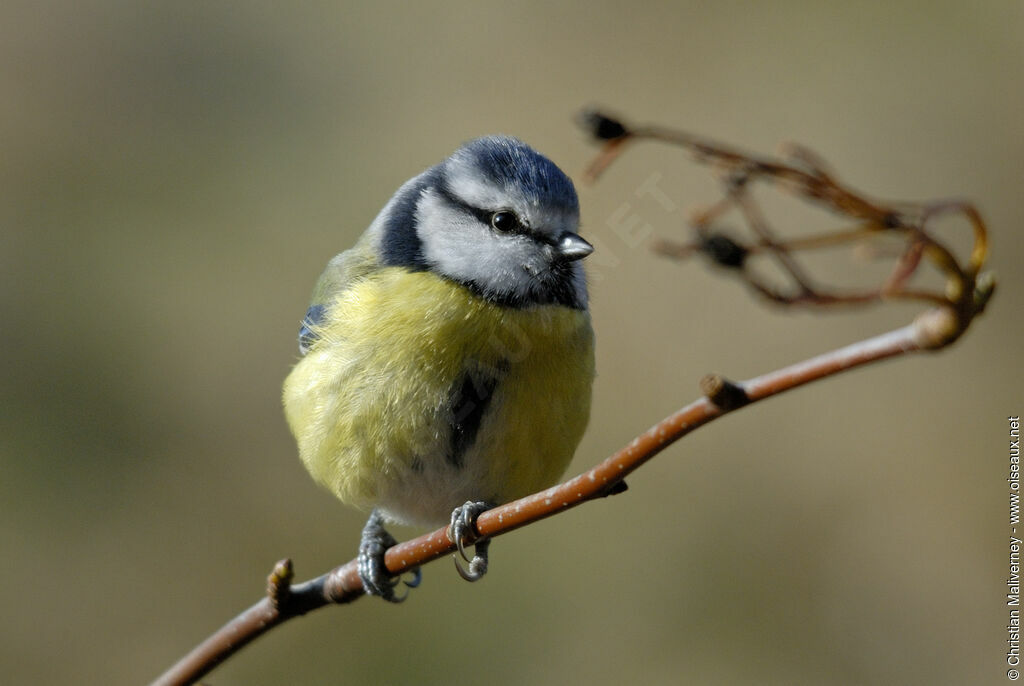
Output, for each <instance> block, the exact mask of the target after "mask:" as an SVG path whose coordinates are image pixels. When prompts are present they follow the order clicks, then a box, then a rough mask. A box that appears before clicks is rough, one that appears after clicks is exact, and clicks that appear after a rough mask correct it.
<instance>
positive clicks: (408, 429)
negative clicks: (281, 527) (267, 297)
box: [284, 267, 594, 524]
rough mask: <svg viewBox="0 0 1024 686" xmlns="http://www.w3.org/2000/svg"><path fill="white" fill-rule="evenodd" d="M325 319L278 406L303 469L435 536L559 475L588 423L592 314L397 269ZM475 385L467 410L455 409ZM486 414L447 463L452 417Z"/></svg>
mask: <svg viewBox="0 0 1024 686" xmlns="http://www.w3.org/2000/svg"><path fill="white" fill-rule="evenodd" d="M328 312H329V315H328V318H327V321H326V322H325V323H324V325H323V326H322V328H321V329H320V330H319V331H318V333H319V334H320V340H319V341H318V342H317V343H316V345H315V346H314V347H313V349H312V350H311V351H310V352H309V353H308V354H307V355H306V357H304V358H303V359H302V360H301V361H299V363H298V364H297V365H296V366H295V368H294V369H293V370H292V372H291V374H290V375H289V376H288V379H287V380H286V381H285V386H284V404H285V414H286V416H287V419H288V423H289V425H290V426H291V429H292V432H293V433H294V434H295V437H296V439H297V441H298V444H299V453H300V456H301V457H302V460H303V462H304V463H305V464H306V467H307V468H308V469H309V471H310V473H311V474H312V475H313V477H314V478H315V479H316V480H317V481H319V482H320V483H322V484H323V485H325V486H326V487H327V488H329V489H330V490H331V491H333V492H334V493H335V494H336V495H337V496H338V497H339V498H341V499H342V500H343V501H345V502H348V503H350V504H353V505H356V506H360V507H372V506H377V507H382V508H383V509H384V510H385V511H386V512H387V513H388V514H389V515H390V516H391V518H392V519H396V520H399V521H407V522H418V523H423V524H437V523H441V522H443V521H446V520H447V517H448V515H449V514H450V513H451V510H452V508H454V507H455V506H457V505H461V504H462V503H463V502H465V501H466V500H488V501H493V502H506V501H508V500H511V499H514V498H517V497H521V496H523V495H526V494H528V493H530V492H533V491H535V490H538V489H541V488H544V487H546V486H548V485H551V484H552V483H554V482H555V481H556V480H557V479H558V477H559V476H561V474H562V472H563V471H564V470H565V467H566V466H567V465H568V463H569V460H570V459H571V458H572V455H573V453H574V451H575V449H576V446H577V444H578V443H579V440H580V438H581V437H582V435H583V431H584V429H585V427H586V424H587V420H588V418H589V414H590V395H591V385H592V381H593V376H594V346H593V333H592V331H591V327H590V318H589V315H588V314H587V312H585V311H580V310H574V309H571V308H567V307H562V306H557V305H543V306H534V307H529V308H522V309H514V308H508V307H502V306H499V305H494V304H492V303H489V302H487V301H485V300H483V299H481V298H479V297H477V296H475V295H473V294H472V293H471V292H470V291H468V290H467V289H466V288H464V287H462V286H459V285H457V284H454V283H451V282H449V281H446V280H444V279H441V278H440V277H437V276H435V275H434V274H432V273H430V272H410V271H408V270H405V269H402V268H397V267H396V268H386V269H382V270H380V271H377V272H375V273H373V274H372V275H370V276H369V277H367V278H365V279H364V280H362V281H360V282H358V283H356V284H354V285H353V286H352V287H350V288H349V289H348V290H346V291H345V292H343V293H342V294H341V295H340V296H339V297H338V298H337V300H336V301H335V302H334V303H333V304H330V305H329V307H328ZM467 387H474V388H475V392H474V393H470V394H469V396H470V402H469V403H465V402H464V403H461V404H455V403H454V400H453V399H454V398H455V397H456V396H457V395H458V394H459V393H458V391H459V389H460V388H461V389H465V388H467ZM464 396H465V394H464V393H463V397H464ZM474 403H479V404H480V407H476V408H474ZM480 408H483V409H482V411H481V412H479V414H480V415H481V416H480V417H479V426H478V427H474V429H475V430H474V432H473V435H472V441H471V443H469V445H467V446H464V450H461V451H460V452H459V454H458V455H453V454H452V445H453V436H452V431H453V429H452V425H453V422H455V423H458V422H459V421H460V417H458V416H456V415H458V414H465V413H469V412H473V411H474V410H475V409H476V410H479V409H480Z"/></svg>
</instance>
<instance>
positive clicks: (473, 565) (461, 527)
mask: <svg viewBox="0 0 1024 686" xmlns="http://www.w3.org/2000/svg"><path fill="white" fill-rule="evenodd" d="M492 507H494V506H493V505H492V504H491V503H487V502H483V501H479V502H473V501H469V502H467V503H466V504H465V505H462V506H461V507H457V508H455V510H454V511H452V520H451V524H450V525H449V527H448V538H450V539H451V540H452V542H453V543H455V546H456V547H457V548H458V549H459V555H461V556H462V559H463V560H465V561H466V563H467V564H468V565H469V568H468V569H465V568H463V566H462V565H461V564H459V558H458V557H455V556H454V555H453V556H452V559H453V560H454V561H455V569H456V570H457V571H458V572H459V576H461V577H462V578H463V579H465V580H466V581H479V580H480V579H481V578H483V576H484V575H485V574H486V573H487V559H488V558H487V553H488V548H489V547H490V545H491V539H489V538H480V534H479V532H477V530H476V520H477V517H479V516H480V514H481V513H482V512H485V511H486V510H489V509H491V508H492ZM470 544H472V545H473V552H474V554H473V557H472V558H470V557H469V556H468V555H467V554H466V546H467V545H470Z"/></svg>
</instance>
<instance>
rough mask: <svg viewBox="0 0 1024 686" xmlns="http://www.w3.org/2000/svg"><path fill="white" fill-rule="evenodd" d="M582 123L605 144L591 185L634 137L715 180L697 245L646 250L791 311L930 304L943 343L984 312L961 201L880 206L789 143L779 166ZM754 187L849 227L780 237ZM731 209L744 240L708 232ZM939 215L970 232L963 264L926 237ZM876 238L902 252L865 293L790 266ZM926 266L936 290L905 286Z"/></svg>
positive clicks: (981, 234)
mask: <svg viewBox="0 0 1024 686" xmlns="http://www.w3.org/2000/svg"><path fill="white" fill-rule="evenodd" d="M582 122H583V124H584V126H586V127H587V128H588V129H590V131H591V133H592V134H593V135H594V136H595V137H596V138H598V139H601V140H604V141H605V143H604V146H603V148H602V150H601V152H600V153H599V154H598V156H597V158H596V159H595V160H594V161H593V162H592V163H591V165H590V166H589V168H588V169H587V172H586V177H587V178H588V179H589V180H591V181H593V180H596V179H597V178H598V177H599V176H600V175H601V174H603V173H604V171H605V170H606V169H607V168H608V167H609V166H610V165H611V164H612V163H613V162H614V161H615V160H616V159H618V158H619V156H620V155H622V154H623V152H625V150H626V149H627V147H628V146H629V144H631V143H634V142H638V141H643V140H650V141H655V142H660V143H666V144H669V145H673V146H677V147H681V148H683V149H685V150H688V151H689V152H690V153H691V154H692V155H693V156H694V158H695V159H696V160H697V161H698V162H700V163H704V164H708V165H710V166H711V167H712V168H713V170H714V171H715V172H716V174H717V175H718V176H719V178H720V179H721V181H722V184H723V197H722V198H721V199H720V200H718V201H716V202H715V203H713V204H711V205H710V206H708V207H706V208H704V209H703V210H702V211H699V212H696V213H694V215H693V217H692V218H691V220H690V224H691V227H692V229H693V230H694V232H695V233H696V240H695V241H693V242H689V243H679V242H676V241H666V240H661V241H657V242H655V244H654V250H655V251H656V252H658V253H660V254H662V255H665V256H668V257H673V258H675V259H682V258H686V257H690V256H691V255H696V254H702V255H705V256H706V257H708V258H709V259H711V260H712V261H713V262H714V263H716V264H718V265H719V266H723V267H727V268H729V269H730V270H732V271H733V273H735V274H736V275H737V276H738V277H739V278H741V279H742V280H743V281H744V282H745V283H746V284H747V285H748V286H749V287H750V288H752V289H753V290H754V291H755V292H757V293H758V294H759V295H761V296H763V297H765V298H767V299H768V300H771V301H772V302H775V303H777V304H781V305H793V306H809V305H810V306H835V305H864V304H869V303H877V302H881V301H883V300H910V301H918V302H923V303H927V304H930V305H938V306H940V307H944V308H946V309H948V310H949V311H950V312H951V313H952V314H953V324H952V325H951V326H950V327H949V330H948V331H947V335H948V336H949V337H950V341H949V342H951V341H952V340H954V339H955V338H956V337H958V336H960V335H961V334H962V333H963V332H964V331H965V330H966V329H967V327H968V326H969V325H970V323H971V321H972V320H973V319H974V317H976V316H977V315H978V314H980V313H981V312H982V311H983V310H984V308H985V305H986V304H987V302H988V300H989V298H990V297H991V296H992V293H993V292H994V288H995V282H994V280H992V279H991V277H990V276H988V275H986V274H983V273H982V272H981V268H982V267H983V265H984V263H985V259H986V256H987V253H988V236H987V231H986V228H985V223H984V221H983V220H982V218H981V215H980V214H979V213H978V211H977V209H976V208H975V207H974V206H973V205H971V204H970V203H968V202H966V201H962V200H944V201H939V202H932V203H906V202H904V203H891V202H890V203H886V202H882V201H878V200H873V199H868V198H866V197H865V196H864V195H863V194H861V193H858V192H856V191H854V190H853V189H851V188H848V187H846V186H843V185H842V184H841V183H840V182H839V180H838V179H837V177H836V175H835V174H834V172H832V171H831V170H830V169H828V167H827V165H826V164H825V162H824V161H823V160H821V159H820V158H819V157H818V156H817V155H816V154H814V153H813V152H811V151H810V150H807V149H806V148H801V147H799V146H795V145H791V146H788V150H787V158H788V160H789V161H788V163H787V162H786V161H780V160H772V159H768V158H764V157H758V156H754V155H748V154H744V153H741V152H738V151H736V150H734V149H732V148H730V147H727V146H725V145H722V144H720V143H716V142H713V141H710V140H707V139H704V138H700V137H698V136H694V135H692V134H689V133H686V132H683V131H677V130H674V129H668V128H665V127H661V126H641V127H630V126H626V125H625V124H623V123H622V122H621V121H619V120H617V119H614V118H612V117H610V116H608V115H606V114H603V113H600V112H595V111H590V112H587V113H584V115H583V117H582ZM760 181H763V182H767V183H772V184H774V185H775V186H777V187H779V188H781V189H783V190H785V191H787V192H790V193H792V194H794V195H796V196H797V197H799V198H801V199H803V200H805V201H807V202H808V203H813V204H816V205H819V206H821V207H823V208H824V209H826V210H828V211H830V212H831V213H833V214H835V215H838V216H840V217H842V218H844V219H848V220H851V221H852V222H853V223H854V225H853V227H852V228H849V229H845V230H840V231H834V232H831V233H825V234H820V235H816V236H810V237H806V238H802V239H788V240H787V239H782V238H779V237H778V236H777V235H776V232H775V230H774V229H773V228H772V227H771V225H770V224H769V222H768V219H767V217H766V216H765V214H764V212H763V211H762V210H761V207H760V205H759V203H758V202H757V200H756V199H755V197H754V195H753V193H752V192H751V188H752V187H753V186H754V185H755V184H756V183H757V182H760ZM733 210H735V211H736V212H737V213H738V214H739V216H740V217H741V219H742V220H743V222H744V223H745V224H746V226H747V227H748V228H749V230H750V232H751V234H753V236H754V238H753V240H741V239H736V238H734V237H732V236H726V235H725V234H723V233H721V232H718V231H716V230H715V229H714V224H715V222H716V221H717V220H719V218H720V217H722V216H723V215H724V214H725V213H727V212H729V211H733ZM946 215H959V216H961V217H963V218H964V219H966V220H967V222H968V223H969V224H970V226H971V230H972V232H973V235H974V244H973V246H972V248H971V252H970V255H969V256H968V258H967V259H966V260H962V259H958V258H957V256H956V255H955V254H954V253H953V251H951V250H950V249H948V248H947V247H946V246H945V245H944V244H943V243H942V242H941V241H939V240H938V239H937V238H935V237H934V236H933V235H932V234H933V229H934V225H935V222H936V220H937V219H939V218H941V217H943V216H946ZM883 234H884V235H892V236H897V237H899V238H901V239H902V240H903V242H904V247H903V250H902V251H901V253H900V255H899V257H898V259H896V260H895V262H894V264H893V267H892V271H891V272H890V274H889V277H888V278H887V279H886V280H885V281H884V282H883V283H882V284H881V286H879V287H877V288H874V289H869V290H863V291H860V292H842V291H840V290H838V289H835V288H827V287H823V286H820V285H816V284H814V283H812V281H811V279H810V277H809V276H808V275H807V274H806V273H805V272H804V269H803V267H802V266H801V265H800V264H799V262H798V261H797V260H796V253H798V252H802V251H807V250H813V249H818V248H824V247H830V246H836V245H844V244H862V243H864V242H865V241H868V240H871V239H873V238H876V237H878V236H880V235H883ZM754 255H769V256H770V257H772V258H773V259H774V260H775V261H776V262H777V263H778V264H779V266H780V268H781V269H782V271H783V273H784V274H785V275H786V276H788V279H789V281H790V287H789V288H780V287H778V286H775V285H773V284H770V283H768V282H767V281H765V280H764V279H763V278H761V277H760V276H759V275H758V274H756V273H755V272H754V271H753V270H751V269H749V268H748V258H749V257H751V256H754ZM925 263H927V264H929V265H931V266H932V267H933V268H934V269H935V270H937V271H938V273H939V274H940V275H942V277H943V278H944V279H945V287H944V289H943V290H930V289H925V288H914V287H912V286H910V285H909V283H910V280H911V278H912V277H913V276H914V275H915V274H916V273H917V272H918V271H920V268H921V267H922V265H923V264H925Z"/></svg>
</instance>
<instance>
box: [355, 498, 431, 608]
mask: <svg viewBox="0 0 1024 686" xmlns="http://www.w3.org/2000/svg"><path fill="white" fill-rule="evenodd" d="M395 543H397V541H396V540H395V537H394V536H392V535H391V534H389V533H388V532H387V530H386V529H385V528H384V517H383V516H382V515H381V514H380V512H378V511H377V510H374V511H373V512H371V513H370V518H369V519H368V520H367V521H366V526H364V527H363V535H362V538H361V539H360V541H359V557H358V558H357V569H358V572H359V579H360V581H362V582H363V589H364V590H365V591H366V593H367V594H369V595H375V596H379V597H381V598H383V599H384V600H386V601H388V602H389V603H401V602H403V601H405V599H406V598H407V597H408V596H409V592H408V591H406V592H405V593H403V594H402V595H400V596H398V595H395V587H397V586H398V584H399V582H400V581H401V579H400V578H398V577H392V576H391V573H390V572H389V571H388V568H387V565H385V564H384V554H385V553H386V552H387V550H388V548H390V547H391V546H393V545H395ZM412 572H413V578H412V580H411V581H405V582H403V583H404V584H405V585H406V586H407V587H408V588H416V587H417V586H419V585H420V581H421V580H422V579H423V574H422V572H421V571H420V568H419V567H416V568H415V569H413V570H412Z"/></svg>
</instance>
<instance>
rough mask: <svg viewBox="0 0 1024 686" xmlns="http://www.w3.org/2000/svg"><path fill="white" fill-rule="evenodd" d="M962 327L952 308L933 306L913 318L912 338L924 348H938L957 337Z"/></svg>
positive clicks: (963, 326)
mask: <svg viewBox="0 0 1024 686" xmlns="http://www.w3.org/2000/svg"><path fill="white" fill-rule="evenodd" d="M964 328H965V324H964V323H963V322H962V321H961V320H960V319H959V318H958V317H957V316H956V313H955V312H953V310H951V309H950V308H948V307H935V308H932V309H930V310H925V311H924V312H922V313H921V314H919V315H917V317H915V318H914V339H915V341H916V343H917V344H918V345H919V346H921V348H922V349H924V350H938V349H939V348H944V347H945V346H947V345H949V344H950V343H952V342H953V341H955V340H956V339H957V338H959V337H960V334H962V333H963V332H964Z"/></svg>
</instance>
